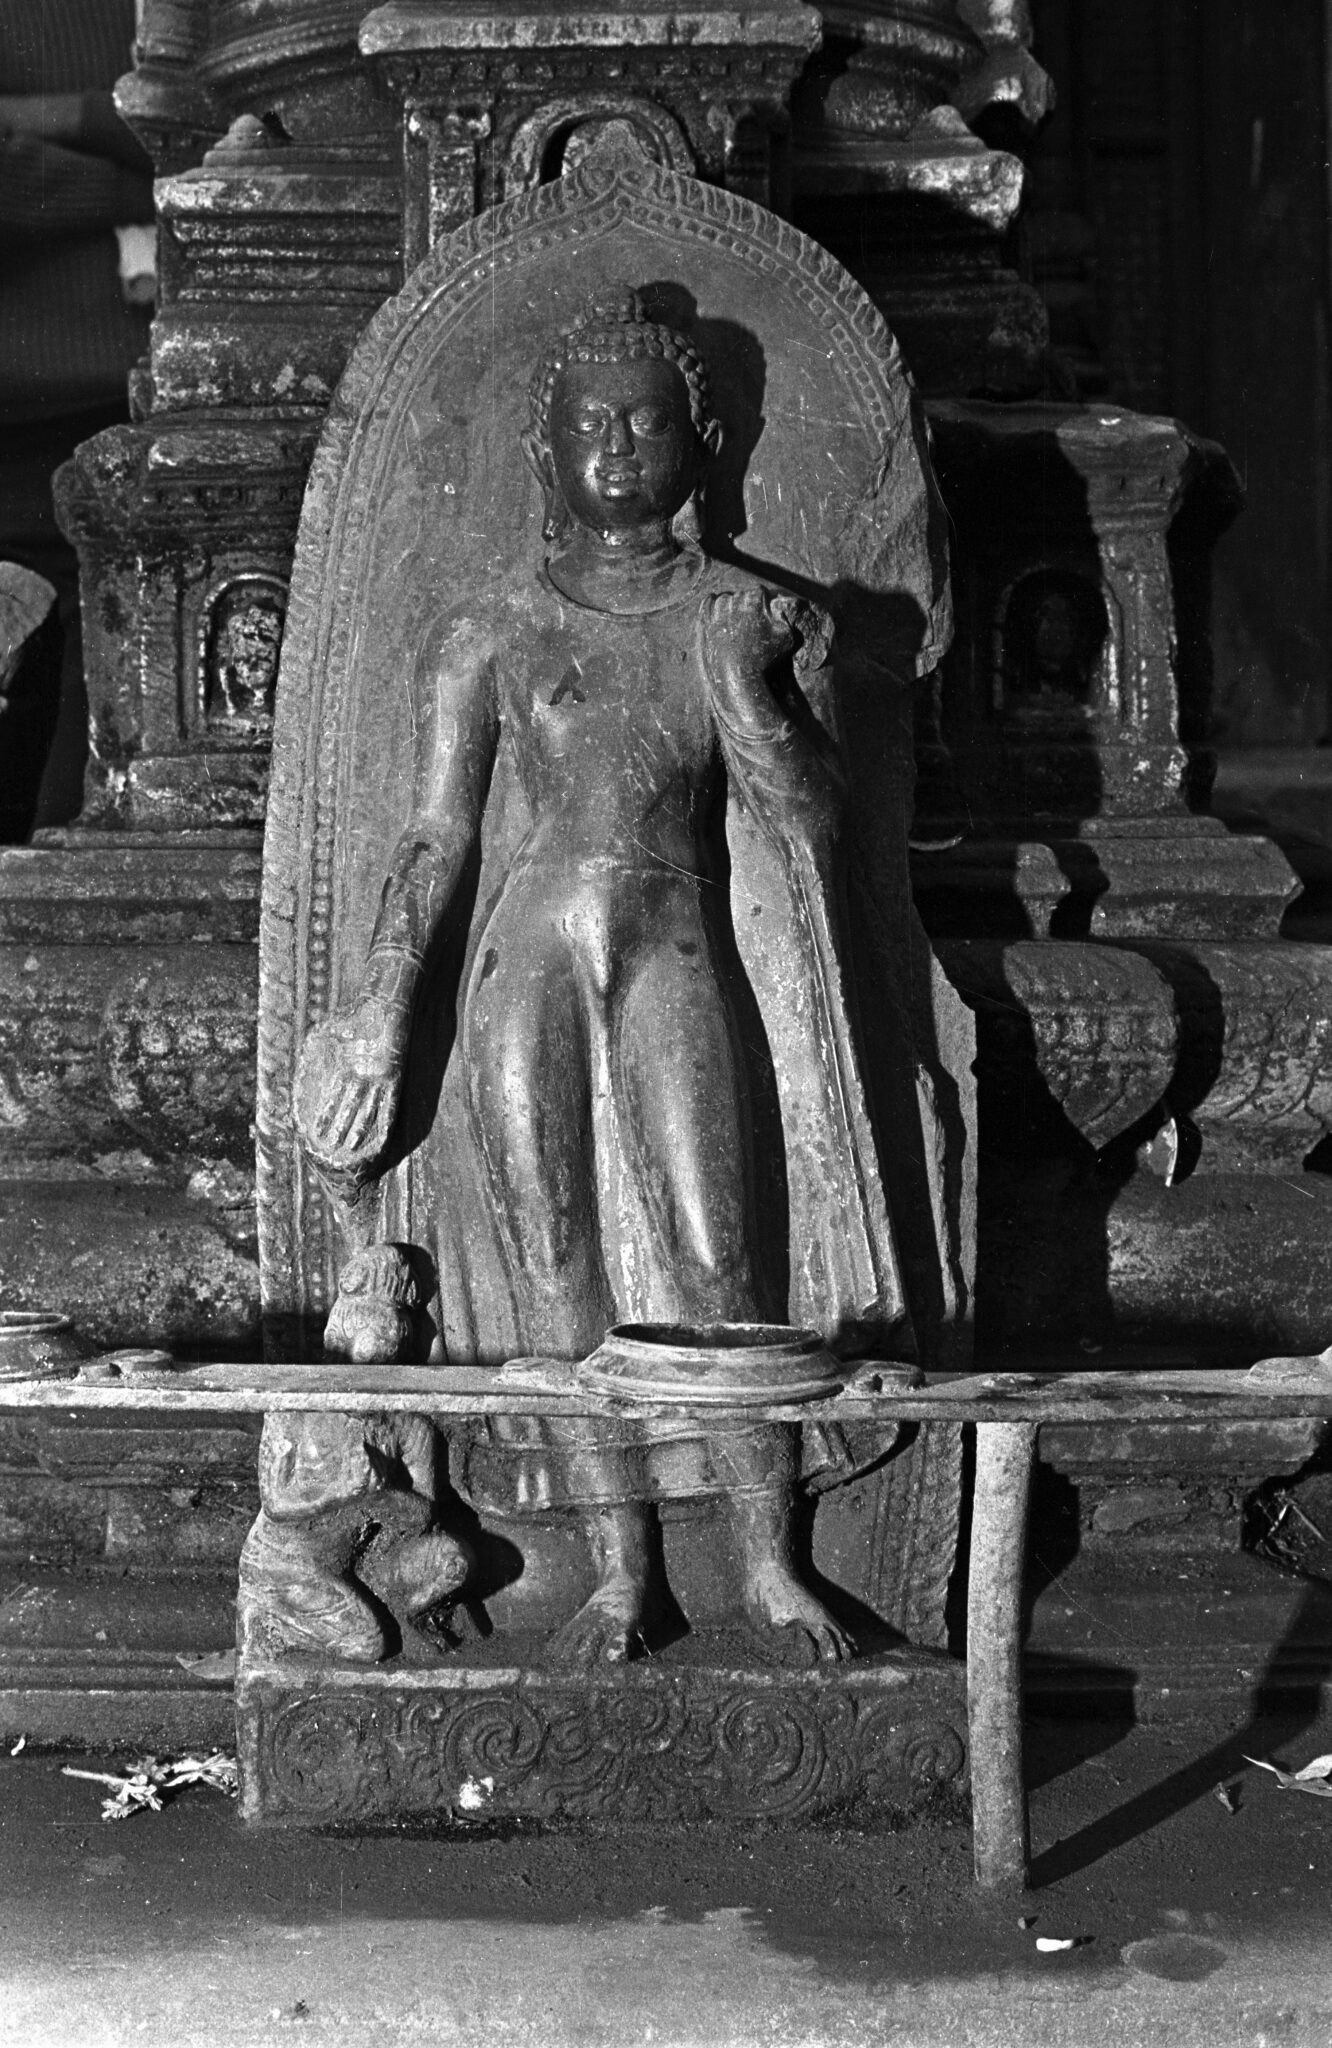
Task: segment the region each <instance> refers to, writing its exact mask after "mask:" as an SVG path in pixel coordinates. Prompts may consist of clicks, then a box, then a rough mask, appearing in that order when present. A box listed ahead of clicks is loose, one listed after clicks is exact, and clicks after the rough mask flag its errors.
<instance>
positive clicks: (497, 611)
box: [420, 571, 544, 668]
mask: <svg viewBox="0 0 1332 2048" xmlns="http://www.w3.org/2000/svg"><path fill="white" fill-rule="evenodd" d="M543 609H544V599H543V597H542V594H541V591H540V588H539V586H538V585H537V583H536V579H535V578H534V577H524V576H523V574H522V572H521V571H514V572H513V573H512V574H509V575H506V576H499V575H496V576H493V577H484V578H478V579H477V581H476V582H475V583H474V584H472V586H471V587H470V588H469V589H468V590H467V591H466V592H460V593H459V594H457V595H456V596H455V597H454V598H453V600H452V602H451V603H448V604H445V605H442V606H441V607H440V608H439V609H438V610H437V611H436V612H434V613H433V615H432V616H431V617H430V618H429V619H428V620H427V622H426V624H425V627H424V629H423V631H422V634H421V639H420V648H421V660H422V662H423V663H424V664H425V665H426V666H428V667H431V668H439V667H457V666H459V665H461V666H465V667H472V666H475V665H477V664H478V663H480V662H483V661H485V660H487V659H488V658H490V657H491V656H493V655H495V654H497V653H499V652H500V651H501V650H503V649H504V648H506V647H508V646H509V645H510V644H511V643H512V642H513V641H514V640H515V639H517V638H520V637H521V636H522V634H523V633H524V631H530V629H531V626H532V623H533V620H534V618H535V617H536V615H537V614H538V613H540V612H541V611H542V610H543Z"/></svg>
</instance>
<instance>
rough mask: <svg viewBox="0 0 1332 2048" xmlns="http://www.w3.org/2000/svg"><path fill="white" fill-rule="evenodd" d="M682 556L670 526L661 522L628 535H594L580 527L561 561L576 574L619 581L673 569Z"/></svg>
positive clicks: (636, 528)
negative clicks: (655, 571) (618, 579)
mask: <svg viewBox="0 0 1332 2048" xmlns="http://www.w3.org/2000/svg"><path fill="white" fill-rule="evenodd" d="M679 552H680V547H679V543H678V542H677V541H676V539H675V536H674V535H673V534H672V532H671V529H670V524H669V522H668V521H666V520H661V521H654V522H653V523H652V525H651V526H640V527H635V528H634V529H633V530H632V531H630V532H628V533H593V532H592V531H590V530H589V529H588V528H587V527H579V528H578V530H577V532H576V533H575V534H574V536H573V538H572V539H571V540H570V542H569V545H568V546H567V547H566V548H564V549H562V550H561V554H560V559H561V561H562V562H565V563H567V564H568V565H569V567H570V568H571V569H572V570H574V571H575V572H576V573H580V574H584V575H592V576H617V577H618V576H635V575H648V574H651V573H652V572H653V571H654V570H658V569H665V568H669V567H670V564H671V563H672V562H673V561H674V560H675V558H676V556H677V555H678V554H679Z"/></svg>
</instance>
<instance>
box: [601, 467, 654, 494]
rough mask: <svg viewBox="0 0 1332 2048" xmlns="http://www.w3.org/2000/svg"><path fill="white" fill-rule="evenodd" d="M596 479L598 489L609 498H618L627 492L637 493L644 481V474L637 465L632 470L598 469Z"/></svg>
mask: <svg viewBox="0 0 1332 2048" xmlns="http://www.w3.org/2000/svg"><path fill="white" fill-rule="evenodd" d="M596 479H597V485H598V488H599V489H600V490H601V491H602V492H604V494H605V495H606V496H607V497H618V496H619V495H620V494H621V493H622V492H624V491H626V490H630V491H636V490H637V489H638V486H639V484H640V483H641V482H642V480H643V472H642V470H641V469H640V468H639V467H638V466H637V464H635V465H634V466H633V467H632V468H624V469H598V470H597V472H596Z"/></svg>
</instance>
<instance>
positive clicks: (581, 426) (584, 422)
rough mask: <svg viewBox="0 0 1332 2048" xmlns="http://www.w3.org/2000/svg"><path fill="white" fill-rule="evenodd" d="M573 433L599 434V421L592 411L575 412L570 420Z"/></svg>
mask: <svg viewBox="0 0 1332 2048" xmlns="http://www.w3.org/2000/svg"><path fill="white" fill-rule="evenodd" d="M571 425H572V427H573V431H574V433H575V434H599V433H600V432H601V421H600V420H599V419H598V418H597V415H596V414H595V413H594V412H576V413H575V414H574V416H573V420H572V422H571Z"/></svg>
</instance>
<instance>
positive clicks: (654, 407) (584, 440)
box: [550, 356, 702, 535]
mask: <svg viewBox="0 0 1332 2048" xmlns="http://www.w3.org/2000/svg"><path fill="white" fill-rule="evenodd" d="M701 453H702V450H701V445H700V441H699V437H698V435H697V433H696V432H695V429H694V423H693V419H692V417H691V414H690V409H689V386H688V385H687V384H686V383H685V380H684V377H683V375H682V374H681V372H680V371H679V370H677V369H676V367H675V365H674V364H673V363H668V362H666V361H664V360H663V359H662V358H660V357H655V356H647V357H641V358H638V359H637V360H634V361H629V362H623V363H570V364H569V365H568V367H567V368H566V369H564V370H561V372H560V374H559V376H558V377H557V378H556V380H555V388H554V390H553V392H552V393H551V406H550V457H551V462H552V464H553V465H554V470H555V476H556V479H557V480H558V482H559V485H560V489H561V490H562V492H563V494H564V501H565V504H566V505H567V506H568V508H569V511H570V513H571V514H572V516H573V518H574V519H575V520H576V521H577V522H578V524H579V525H580V526H584V527H591V528H592V529H593V530H594V531H595V532H598V533H606V534H617V535H618V534H629V533H632V532H633V530H634V529H635V528H637V527H643V526H649V525H652V524H660V523H661V521H663V520H669V519H672V518H674V516H675V514H676V513H677V512H678V511H679V510H680V507H681V506H682V505H683V504H684V503H685V501H686V499H687V498H688V497H689V494H690V492H691V491H692V490H693V488H694V485H695V483H696V482H697V479H698V467H699V460H700V456H701Z"/></svg>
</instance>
